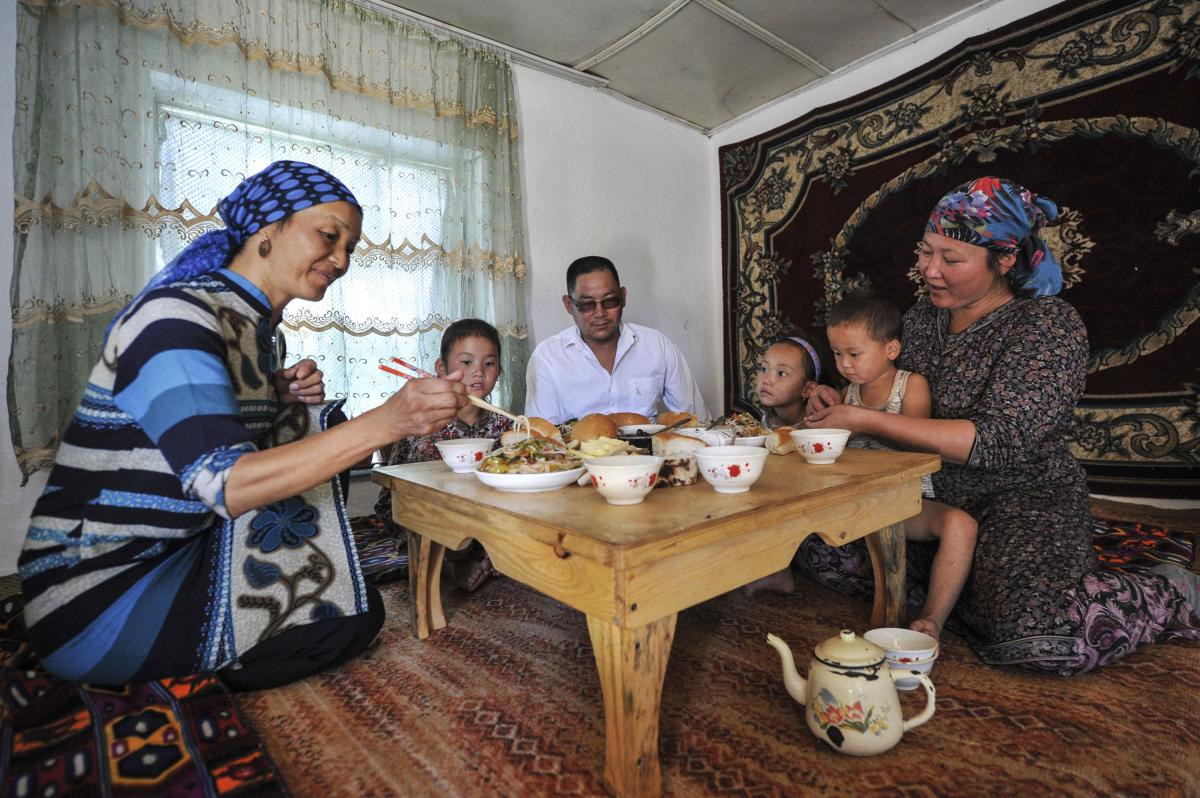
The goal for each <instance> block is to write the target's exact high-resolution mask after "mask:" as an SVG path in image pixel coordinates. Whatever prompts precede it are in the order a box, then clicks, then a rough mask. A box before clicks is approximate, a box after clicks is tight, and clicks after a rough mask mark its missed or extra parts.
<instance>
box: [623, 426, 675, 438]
mask: <svg viewBox="0 0 1200 798" xmlns="http://www.w3.org/2000/svg"><path fill="white" fill-rule="evenodd" d="M666 428H667V425H666V424H626V425H625V426H623V427H617V434H618V435H620V436H621V437H622V438H647V437H649V436H651V435H653V434H654V433H656V432H662V431H663V430H664V429H666Z"/></svg>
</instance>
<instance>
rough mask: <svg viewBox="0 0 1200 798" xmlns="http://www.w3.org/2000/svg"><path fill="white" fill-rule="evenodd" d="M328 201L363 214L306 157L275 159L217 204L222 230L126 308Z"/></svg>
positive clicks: (224, 260)
mask: <svg viewBox="0 0 1200 798" xmlns="http://www.w3.org/2000/svg"><path fill="white" fill-rule="evenodd" d="M326 202H349V203H350V204H351V205H353V206H354V207H356V208H358V209H359V212H360V213H361V212H362V206H361V205H359V204H358V200H357V199H355V197H354V194H352V193H351V192H350V189H348V188H346V186H345V185H344V184H343V183H342V181H340V180H338V179H337V178H336V177H334V176H333V175H331V174H329V172H326V171H325V170H324V169H321V168H320V167H317V166H313V165H312V164H310V163H304V162H303V161H275V162H274V163H273V164H271V165H270V166H268V167H267V168H266V169H263V170H262V171H261V172H259V173H258V174H256V175H252V176H250V177H248V178H246V179H245V180H243V181H242V182H241V184H240V185H238V187H237V188H235V189H234V190H233V192H232V193H230V195H229V196H227V197H226V198H225V199H223V200H221V201H220V202H219V203H218V204H217V212H218V213H219V214H220V215H221V219H222V220H223V221H224V222H225V227H224V228H223V229H221V230H210V231H209V232H207V233H205V234H204V235H202V236H200V237H199V238H197V239H196V240H195V241H193V242H192V243H191V244H188V246H187V247H186V248H185V249H184V250H183V251H182V252H180V253H179V254H178V255H176V256H175V259H174V260H172V261H171V262H170V263H168V264H167V265H166V266H165V267H164V268H163V269H162V270H161V271H159V272H158V274H156V275H154V277H152V278H151V279H150V282H148V283H146V287H145V288H143V289H142V290H141V292H139V293H138V295H137V297H135V298H134V300H133V302H130V303H129V305H127V306H126V307H132V306H133V305H135V304H136V303H137V301H138V300H139V299H141V297H142V296H144V295H145V294H146V292H148V291H152V290H153V289H155V288H158V287H159V286H162V285H167V284H168V283H173V282H177V281H179V280H189V279H191V278H193V277H199V276H200V275H202V274H209V273H210V272H215V271H217V270H218V269H223V268H225V267H226V266H228V265H229V263H230V261H232V260H233V256H234V255H236V254H237V252H238V250H239V249H241V248H242V244H244V243H245V242H246V239H248V238H250V236H252V235H254V234H255V233H257V232H258V231H259V230H261V229H262V228H264V227H266V226H267V225H269V224H272V223H274V222H277V221H279V220H280V219H283V218H284V217H286V216H291V215H292V214H293V213H295V212H296V211H302V210H304V209H305V208H309V207H312V206H313V205H321V204H323V203H326ZM120 316H121V314H118V315H117V317H116V318H120ZM115 322H116V319H114V320H113V323H115ZM109 329H110V330H111V329H112V325H111V324H110V325H109Z"/></svg>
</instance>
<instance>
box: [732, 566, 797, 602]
mask: <svg viewBox="0 0 1200 798" xmlns="http://www.w3.org/2000/svg"><path fill="white" fill-rule="evenodd" d="M763 590H770V591H773V592H775V593H794V592H796V579H795V577H793V576H792V569H791V568H784V569H783V570H782V571H776V572H775V573H773V574H771V575H770V576H764V577H763V578H762V579H755V580H754V581H753V582H751V583H750V584H748V585H746V586H745V587H743V588H742V592H743V593H745V594H746V595H747V596H753V595H755V594H756V593H758V592H760V591H763Z"/></svg>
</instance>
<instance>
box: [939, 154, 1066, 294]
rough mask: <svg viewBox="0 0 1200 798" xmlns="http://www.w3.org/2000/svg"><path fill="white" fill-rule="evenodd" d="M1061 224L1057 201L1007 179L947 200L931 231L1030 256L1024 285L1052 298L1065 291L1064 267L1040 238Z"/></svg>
mask: <svg viewBox="0 0 1200 798" xmlns="http://www.w3.org/2000/svg"><path fill="white" fill-rule="evenodd" d="M1057 218H1058V206H1057V205H1056V204H1054V202H1053V200H1049V199H1047V198H1045V197H1039V196H1038V195H1037V194H1034V193H1033V192H1032V191H1030V190H1029V189H1027V188H1024V187H1022V186H1019V185H1017V184H1016V183H1014V182H1012V181H1011V180H1005V179H1004V178H1002V177H981V178H978V179H977V180H972V181H970V182H968V183H963V184H962V185H961V186H959V187H958V188H956V189H954V190H953V191H951V192H950V193H949V194H947V195H946V196H944V197H942V199H941V200H940V201H939V202H938V204H937V207H935V208H934V209H933V213H932V214H930V216H929V222H928V223H927V224H926V225H925V228H926V229H927V230H930V231H931V232H934V233H937V234H939V235H944V236H946V237H947V238H953V239H955V240H956V241H965V242H967V243H968V244H975V245H977V246H981V247H986V248H988V249H991V250H995V251H996V252H1004V253H1009V254H1014V255H1015V254H1019V253H1024V254H1025V257H1026V260H1027V261H1028V270H1027V271H1028V274H1027V275H1026V276H1025V278H1024V280H1023V281H1021V282H1019V283H1018V284H1019V285H1021V286H1022V288H1023V289H1024V290H1025V291H1029V292H1032V294H1033V296H1052V295H1054V294H1057V293H1058V292H1059V291H1061V290H1062V286H1063V277H1062V266H1060V265H1059V263H1058V261H1057V260H1056V259H1055V257H1054V253H1052V252H1051V251H1050V248H1049V247H1048V246H1046V242H1045V241H1044V240H1042V238H1041V236H1040V235H1039V234H1038V233H1039V231H1040V230H1041V229H1042V227H1043V226H1045V224H1046V223H1047V222H1053V221H1054V220H1055V219H1057ZM1021 276H1022V275H1021V273H1020V272H1018V273H1017V278H1018V280H1020V278H1021Z"/></svg>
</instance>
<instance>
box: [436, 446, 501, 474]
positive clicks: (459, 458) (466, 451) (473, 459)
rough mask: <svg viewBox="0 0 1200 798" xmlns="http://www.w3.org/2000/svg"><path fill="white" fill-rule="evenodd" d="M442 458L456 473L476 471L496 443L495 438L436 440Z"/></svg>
mask: <svg viewBox="0 0 1200 798" xmlns="http://www.w3.org/2000/svg"><path fill="white" fill-rule="evenodd" d="M433 445H434V446H436V447H437V450H438V453H439V454H441V456H442V460H443V461H444V462H445V463H446V465H448V466H450V470H451V471H453V472H454V473H456V474H465V473H467V472H468V471H474V470H475V469H476V468H478V467H479V463H480V462H481V461H482V460H483V458H484V457H486V456H487V453H488V452H490V451H491V450H492V447H493V446H495V445H496V439H495V438H459V439H457V440H449V441H435V442H434V444H433Z"/></svg>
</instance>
